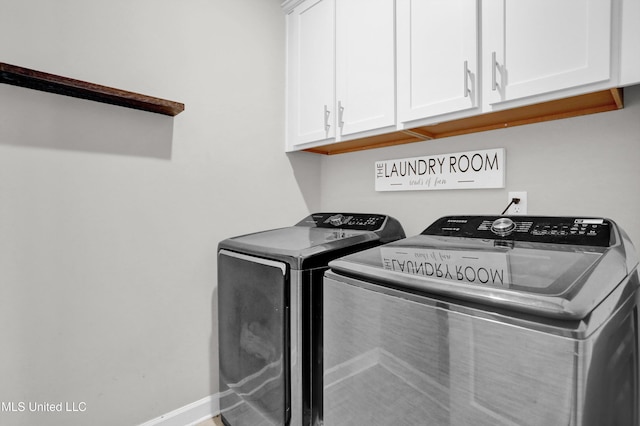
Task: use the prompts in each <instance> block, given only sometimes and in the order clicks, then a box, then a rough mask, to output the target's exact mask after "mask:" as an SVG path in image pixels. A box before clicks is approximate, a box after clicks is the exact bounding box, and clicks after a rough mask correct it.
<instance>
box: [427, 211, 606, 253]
mask: <svg viewBox="0 0 640 426" xmlns="http://www.w3.org/2000/svg"><path fill="white" fill-rule="evenodd" d="M422 234H423V235H441V236H450V237H464V238H482V239H506V240H513V241H530V242H541V243H552V244H574V245H586V246H599V247H608V246H609V245H610V240H611V222H610V221H609V220H607V219H604V218H594V217H553V216H446V217H443V218H440V219H438V220H437V221H436V222H434V223H433V224H432V225H431V226H429V227H428V228H427V229H425V230H424V231H423V232H422Z"/></svg>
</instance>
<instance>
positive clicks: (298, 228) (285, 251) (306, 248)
mask: <svg viewBox="0 0 640 426" xmlns="http://www.w3.org/2000/svg"><path fill="white" fill-rule="evenodd" d="M404 236H405V235H404V231H403V230H402V227H401V226H400V224H399V223H398V222H397V221H396V220H395V219H393V218H391V217H389V216H385V215H378V214H357V213H351V214H346V213H314V214H312V215H310V216H308V217H307V218H305V219H303V220H301V221H300V222H299V223H298V224H296V225H295V226H291V227H287V228H279V229H272V230H267V231H262V232H256V233H253V234H247V235H241V236H238V237H233V238H229V239H226V240H224V241H222V242H220V244H219V249H228V250H233V251H237V252H241V253H249V254H253V255H256V256H260V257H266V258H270V259H277V260H281V261H283V262H285V263H288V264H289V265H290V266H291V267H292V268H293V269H302V268H306V267H314V266H318V265H325V266H326V264H327V263H328V261H329V260H330V259H334V258H336V257H338V256H344V255H346V254H348V253H351V252H353V251H354V249H356V248H358V249H366V248H369V247H372V246H374V245H378V244H381V243H383V242H386V241H394V240H397V239H399V238H404Z"/></svg>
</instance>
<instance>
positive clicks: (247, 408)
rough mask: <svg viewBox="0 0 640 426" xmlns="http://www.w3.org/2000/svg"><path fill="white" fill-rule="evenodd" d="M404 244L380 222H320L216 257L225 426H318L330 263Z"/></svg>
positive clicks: (344, 217)
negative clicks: (376, 248)
mask: <svg viewBox="0 0 640 426" xmlns="http://www.w3.org/2000/svg"><path fill="white" fill-rule="evenodd" d="M400 238H404V231H403V229H402V227H401V226H400V224H399V223H398V221H397V220H395V219H393V218H392V217H389V216H385V215H380V214H353V213H316V214H312V215H311V216H309V217H307V218H305V219H303V220H302V221H300V222H299V223H298V224H296V225H295V226H291V227H287V228H281V229H274V230H268V231H263V232H258V233H254V234H249V235H243V236H239V237H235V238H230V239H227V240H224V241H222V242H220V244H219V247H218V335H219V361H220V395H221V397H220V409H221V413H222V420H223V422H224V423H225V424H226V425H229V426H259V425H289V424H291V425H296V426H298V425H317V424H319V423H320V419H321V411H322V278H323V274H324V272H325V270H326V269H327V264H328V262H329V261H330V260H332V259H335V258H337V257H341V256H345V255H347V254H350V253H353V252H356V251H358V250H364V249H367V248H371V247H374V246H377V245H380V244H384V243H388V242H391V241H395V240H397V239H400Z"/></svg>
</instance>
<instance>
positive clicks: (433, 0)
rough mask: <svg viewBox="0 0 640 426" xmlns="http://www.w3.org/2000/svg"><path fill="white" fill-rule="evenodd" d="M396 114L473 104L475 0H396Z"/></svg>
mask: <svg viewBox="0 0 640 426" xmlns="http://www.w3.org/2000/svg"><path fill="white" fill-rule="evenodd" d="M397 22H398V118H399V121H401V122H406V121H411V120H417V119H421V118H426V117H433V116H438V115H441V114H446V113H451V112H455V111H461V110H465V109H469V108H473V107H475V106H477V91H478V90H477V84H476V81H477V76H478V61H477V40H478V36H479V34H478V24H477V23H478V6H477V1H476V0H398V2H397Z"/></svg>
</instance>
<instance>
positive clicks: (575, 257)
mask: <svg viewBox="0 0 640 426" xmlns="http://www.w3.org/2000/svg"><path fill="white" fill-rule="evenodd" d="M502 219H505V218H494V217H488V216H473V217H472V216H464V217H463V216H454V217H447V218H442V219H440V220H439V221H436V222H435V223H434V224H433V225H432V226H431V227H429V228H427V230H425V231H424V232H423V234H421V235H418V236H415V237H411V238H406V239H403V240H400V241H396V242H394V243H391V244H387V245H384V246H380V247H376V248H373V249H370V250H366V251H363V252H359V253H356V254H353V255H351V256H347V257H344V258H341V259H337V260H335V261H333V262H331V263H330V264H329V266H330V267H331V269H332V270H333V271H334V272H336V273H338V274H346V275H349V276H354V277H356V278H358V277H360V278H364V279H367V280H370V281H372V282H378V283H380V284H383V285H389V286H392V287H398V288H409V289H412V290H414V291H418V292H425V293H432V294H439V295H443V296H447V297H451V298H455V299H462V300H469V301H473V302H478V303H482V304H485V305H495V306H500V307H502V308H508V309H511V310H517V311H524V312H529V313H535V314H537V315H542V316H548V317H556V318H571V319H581V318H584V317H585V316H586V315H588V313H589V312H591V311H592V310H593V309H594V308H595V307H596V306H597V305H598V304H599V303H600V302H602V301H603V300H604V298H606V297H607V295H608V294H610V293H611V292H612V290H613V289H614V288H615V287H616V286H618V285H619V284H620V283H621V282H622V281H623V280H624V279H625V278H626V277H627V276H628V275H629V274H630V273H631V272H632V271H633V270H635V269H636V268H637V264H638V259H637V256H636V253H635V250H634V248H633V245H632V244H631V243H630V241H629V240H628V238H627V237H626V235H625V234H624V233H623V232H622V231H620V230H619V228H618V227H617V226H616V225H615V223H613V222H612V221H610V220H607V219H594V218H590V219H588V223H589V225H591V223H594V224H598V227H597V232H595V231H594V233H593V234H592V235H591V237H593V238H591V239H589V238H590V237H589V238H587V234H588V233H589V229H596V228H592V227H591V226H589V227H587V230H586V231H585V232H584V233H581V231H580V229H582V225H580V226H578V231H577V232H576V234H575V236H574V237H572V235H573V234H571V228H572V227H573V224H575V223H582V222H580V220H581V219H580V218H549V217H527V218H515V217H514V218H511V219H513V221H514V222H515V223H514V225H513V226H511V224H510V223H506V222H505V221H504V220H502ZM507 219H508V218H507ZM499 220H502V221H500V222H498V223H495V222H497V221H499ZM576 220H578V221H579V222H576ZM523 222H526V225H522V223H523ZM494 223H495V224H496V226H495V228H496V229H492V226H491V225H492V224H494ZM549 224H551V225H549ZM566 224H568V225H569V226H568V227H566V228H565V225H566ZM508 228H511V230H512V232H513V233H511V234H510V233H506V232H505V229H508ZM544 230H546V231H544ZM515 233H517V234H515ZM596 234H597V235H596Z"/></svg>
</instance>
